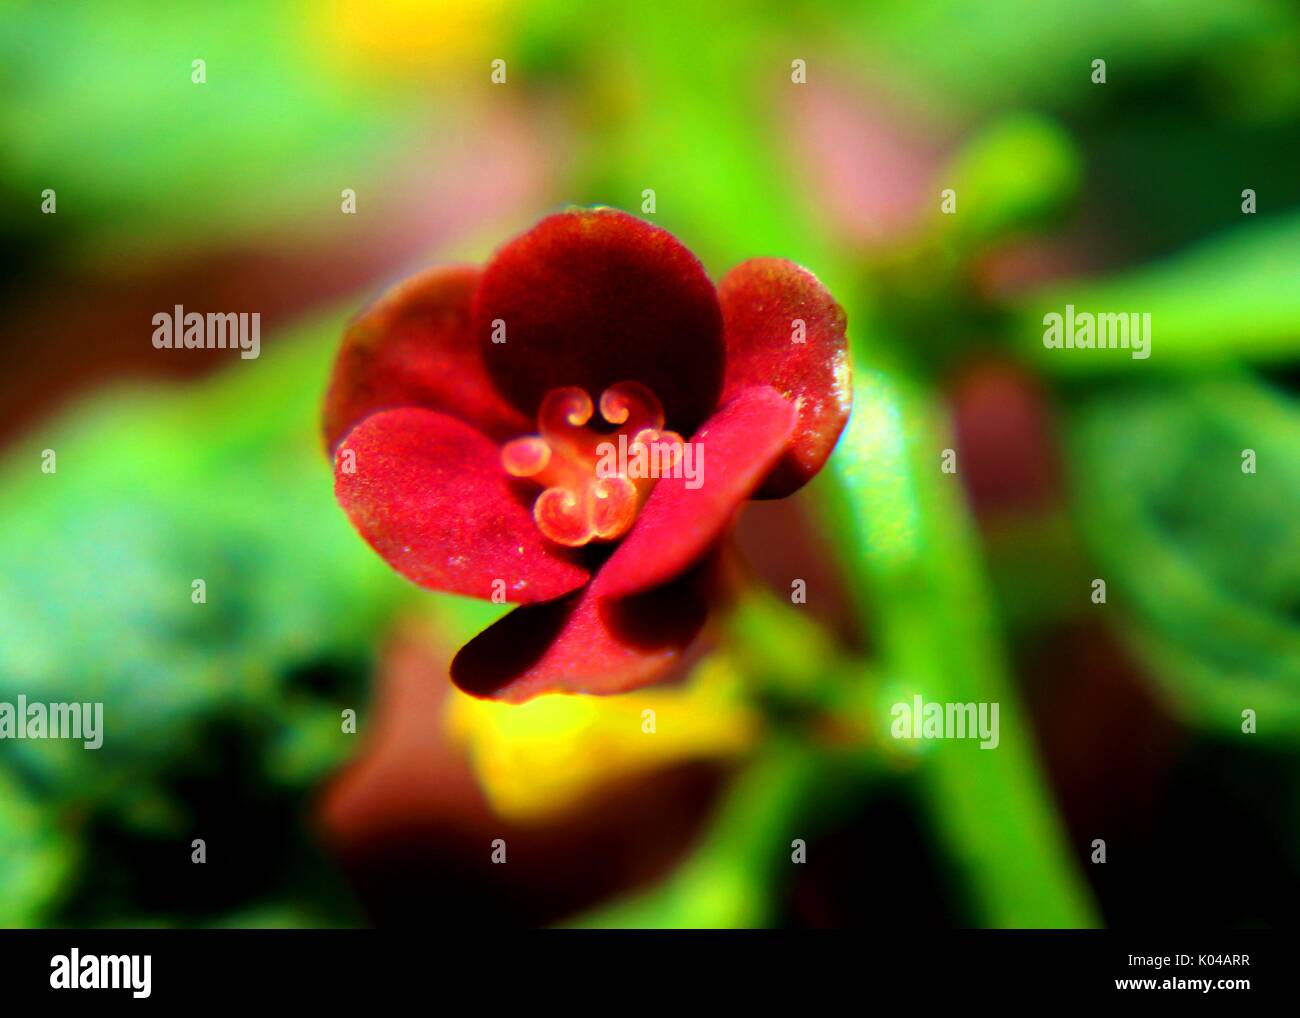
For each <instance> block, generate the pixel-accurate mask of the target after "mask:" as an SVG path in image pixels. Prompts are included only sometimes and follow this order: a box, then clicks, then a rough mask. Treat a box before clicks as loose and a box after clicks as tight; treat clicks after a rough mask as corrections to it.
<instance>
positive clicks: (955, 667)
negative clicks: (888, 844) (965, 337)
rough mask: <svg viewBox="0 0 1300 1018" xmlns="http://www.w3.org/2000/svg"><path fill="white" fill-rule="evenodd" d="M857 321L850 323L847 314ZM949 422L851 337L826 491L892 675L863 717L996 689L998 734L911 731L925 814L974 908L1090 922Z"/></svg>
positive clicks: (1007, 917) (984, 914) (1036, 919)
mask: <svg viewBox="0 0 1300 1018" xmlns="http://www.w3.org/2000/svg"><path fill="white" fill-rule="evenodd" d="M859 324H860V327H861V326H862V323H859ZM952 444H953V443H952V439H951V436H950V434H949V432H948V424H947V422H946V419H945V417H944V415H943V412H942V410H941V409H940V408H939V406H938V405H937V402H936V400H935V397H934V396H933V395H932V394H930V392H929V391H928V390H927V389H926V388H925V386H924V384H923V383H920V382H918V381H917V380H916V379H914V378H912V377H910V376H909V375H907V374H906V373H904V372H903V371H901V370H898V369H896V368H895V367H893V366H892V365H887V364H884V363H881V362H878V361H872V360H868V359H867V358H866V357H864V356H862V354H861V352H859V354H858V356H857V358H856V362H855V368H854V397H853V414H852V417H851V418H850V420H849V424H848V428H847V429H846V431H845V434H844V436H843V438H841V440H840V445H839V447H838V449H837V450H836V452H835V454H834V455H833V456H832V457H831V460H830V464H829V469H830V471H831V473H830V477H831V478H832V480H833V483H834V486H835V497H833V498H830V499H828V501H827V503H826V507H827V518H828V522H829V523H830V525H831V526H832V528H833V529H834V531H835V533H837V535H838V536H839V538H840V540H841V542H842V544H841V546H842V548H843V549H844V561H845V562H846V563H853V564H857V565H856V566H855V567H851V568H854V571H855V572H856V574H857V579H858V583H859V584H860V586H859V588H858V589H859V592H860V595H861V597H862V598H863V605H862V607H863V610H864V612H865V611H867V610H868V605H867V599H868V598H869V599H870V607H871V608H872V609H874V611H873V612H872V614H870V615H869V616H868V617H866V618H865V619H864V625H865V627H867V628H868V629H869V631H871V632H873V633H875V634H878V638H879V640H880V645H881V653H882V663H881V666H882V668H883V669H885V671H886V672H887V673H888V674H889V675H890V676H892V677H893V682H892V684H891V685H889V686H888V687H886V688H884V689H882V691H881V695H880V697H879V701H878V703H877V704H876V705H875V709H874V710H873V711H872V714H871V717H872V719H873V721H874V723H875V725H876V728H877V730H878V731H880V732H881V733H882V738H884V737H885V734H884V733H886V732H887V730H888V727H889V720H890V704H891V703H894V702H910V700H911V698H912V696H914V695H916V694H920V695H921V696H922V697H923V698H924V699H925V700H926V701H933V702H939V703H977V704H978V703H997V704H999V715H1000V718H999V725H1000V742H999V744H998V746H997V748H995V749H990V750H983V749H980V748H979V746H978V745H977V744H975V743H974V742H970V741H960V740H957V741H937V742H930V743H925V744H924V745H922V746H920V747H918V751H919V752H921V753H922V754H923V756H922V761H921V772H920V780H921V786H922V788H923V789H924V790H925V793H926V796H927V799H928V802H927V805H928V807H929V812H930V816H931V823H932V824H933V826H934V828H935V830H936V831H937V832H938V835H939V837H940V839H941V841H942V842H943V843H944V845H945V848H946V852H947V855H948V858H949V859H950V860H951V862H952V864H953V865H954V866H955V868H956V871H957V877H958V880H959V882H960V885H961V886H962V887H963V888H964V889H965V893H966V894H967V895H969V899H970V903H971V906H972V907H973V910H974V913H975V915H974V922H975V923H976V924H979V925H985V924H987V925H991V926H998V927H1022V926H1028V927H1079V926H1088V925H1092V924H1093V923H1095V922H1096V915H1095V912H1094V909H1093V906H1092V904H1091V902H1090V901H1089V898H1088V892H1087V890H1086V887H1085V884H1084V882H1083V879H1082V877H1081V876H1080V874H1079V873H1078V871H1077V870H1076V868H1075V866H1074V864H1073V861H1072V859H1071V854H1070V852H1069V850H1068V848H1067V845H1066V842H1065V834H1064V831H1063V830H1062V828H1061V825H1060V821H1059V819H1058V817H1057V816H1056V813H1055V809H1054V806H1053V804H1052V801H1051V799H1050V798H1049V796H1048V793H1047V789H1046V788H1045V787H1044V783H1043V779H1042V777H1041V774H1040V770H1039V765H1038V761H1037V753H1036V749H1035V746H1034V734H1033V732H1032V730H1031V725H1030V721H1029V718H1028V717H1027V716H1026V714H1025V712H1024V710H1023V709H1022V707H1021V706H1020V704H1019V697H1018V696H1017V693H1016V690H1015V687H1014V686H1013V684H1012V682H1011V678H1010V676H1009V675H1008V674H1007V670H1006V664H1005V662H1004V659H1003V652H1002V648H1001V646H1000V642H1001V641H1000V636H999V633H998V627H997V620H996V617H995V613H994V609H993V599H992V594H991V591H990V590H989V588H988V583H987V580H986V579H985V578H984V576H983V571H982V566H981V563H980V560H979V551H978V544H977V538H976V535H975V533H974V529H973V525H972V523H971V520H970V518H969V516H968V514H967V511H966V509H965V506H964V504H963V495H962V493H961V491H960V488H959V487H958V482H957V479H956V477H955V476H954V475H951V474H944V473H943V472H941V470H940V469H939V464H940V454H941V450H943V449H944V448H947V447H951V446H952Z"/></svg>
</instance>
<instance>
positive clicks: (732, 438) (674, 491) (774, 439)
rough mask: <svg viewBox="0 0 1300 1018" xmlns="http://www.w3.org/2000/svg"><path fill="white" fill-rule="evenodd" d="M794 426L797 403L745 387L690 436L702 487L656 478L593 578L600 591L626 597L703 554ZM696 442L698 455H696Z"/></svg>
mask: <svg viewBox="0 0 1300 1018" xmlns="http://www.w3.org/2000/svg"><path fill="white" fill-rule="evenodd" d="M794 427H795V410H794V406H793V404H791V403H790V402H789V401H788V400H786V399H785V398H784V397H782V396H781V395H780V394H779V393H778V392H776V390H775V389H771V388H769V387H767V386H755V387H753V388H751V389H746V390H745V391H744V392H741V393H740V394H739V395H737V396H736V398H735V399H733V400H732V401H731V402H730V403H728V404H727V405H726V406H724V407H723V408H722V409H721V410H719V411H718V412H717V413H716V414H714V415H713V416H712V417H710V418H709V420H708V422H707V423H705V425H704V427H702V428H701V429H700V430H699V432H698V433H697V434H696V435H695V437H694V438H692V439H691V442H692V443H698V447H702V448H703V459H702V460H699V459H697V460H696V463H697V465H698V466H700V467H702V469H700V471H699V481H700V482H702V483H700V484H699V486H698V487H695V488H690V487H687V484H688V483H692V482H689V481H688V480H687V479H686V478H684V477H681V478H678V477H666V478H662V479H661V480H659V481H657V482H656V483H655V488H654V491H652V492H651V493H650V497H649V498H648V499H647V500H646V504H645V506H644V507H643V508H642V509H641V515H640V516H638V517H637V521H636V523H634V524H633V525H632V530H631V532H630V533H629V534H628V535H627V537H626V538H624V539H623V543H622V544H620V545H619V546H618V548H617V550H615V552H614V554H613V555H611V556H610V558H609V561H608V562H606V563H605V565H604V566H603V567H601V569H600V571H599V572H598V573H597V574H596V578H595V580H593V581H592V587H593V589H594V590H595V591H596V593H597V594H598V595H601V596H606V597H627V596H628V595H630V594H635V593H636V592H638V591H642V590H647V589H649V588H650V587H654V586H657V585H658V584H660V583H663V582H664V581H665V580H668V579H671V578H672V577H673V576H676V575H677V574H678V573H680V572H681V571H682V570H684V569H686V568H687V567H688V566H690V565H691V563H693V562H694V561H695V560H696V559H697V558H699V557H700V556H701V555H702V554H703V553H704V552H705V551H706V550H707V549H708V548H709V546H710V545H712V544H713V542H714V540H715V539H716V538H717V537H718V535H719V534H721V533H722V531H723V530H724V529H725V528H726V526H727V524H728V523H730V522H731V520H732V518H733V517H734V516H735V513H736V510H737V509H739V508H740V505H741V503H743V502H744V501H745V499H747V498H748V497H749V496H750V495H751V494H752V493H753V491H754V489H755V488H757V487H758V485H759V483H760V482H762V480H763V478H764V477H766V476H767V474H768V471H769V470H770V469H771V467H772V465H773V464H774V463H776V462H777V461H778V459H779V458H780V457H781V454H782V453H783V452H784V451H785V449H786V447H787V444H788V442H789V440H790V436H791V434H792V433H793V431H794ZM698 447H697V449H696V450H695V455H696V456H697V457H698V456H699V451H698Z"/></svg>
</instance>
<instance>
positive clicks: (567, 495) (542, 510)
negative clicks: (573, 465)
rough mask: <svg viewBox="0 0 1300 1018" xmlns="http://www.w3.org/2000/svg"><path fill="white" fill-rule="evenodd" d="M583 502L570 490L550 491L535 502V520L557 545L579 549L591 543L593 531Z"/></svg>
mask: <svg viewBox="0 0 1300 1018" xmlns="http://www.w3.org/2000/svg"><path fill="white" fill-rule="evenodd" d="M583 501H584V500H583V499H582V498H580V497H579V495H578V494H577V493H576V492H574V491H570V490H569V489H567V488H547V489H546V490H545V491H544V492H542V493H541V494H540V495H538V496H537V501H536V502H534V503H533V519H534V520H536V521H537V526H538V527H539V528H540V529H541V531H542V533H543V534H545V535H546V536H547V537H549V538H550V539H551V540H552V541H554V542H555V543H556V544H563V545H567V546H568V547H570V548H577V547H579V546H581V545H584V544H586V543H587V542H588V541H590V540H591V538H592V535H593V530H592V527H591V522H590V520H589V518H588V514H587V512H586V506H584V505H583V504H582V503H583Z"/></svg>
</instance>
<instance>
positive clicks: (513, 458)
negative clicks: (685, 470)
mask: <svg viewBox="0 0 1300 1018" xmlns="http://www.w3.org/2000/svg"><path fill="white" fill-rule="evenodd" d="M594 410H595V407H594V406H593V405H592V402H591V397H590V396H588V395H587V393H586V392H585V391H584V390H582V389H579V388H577V387H575V386H565V387H563V388H559V389H552V390H551V391H550V392H548V393H547V394H546V396H545V398H543V400H542V406H541V409H540V410H539V411H538V412H537V431H538V433H537V434H536V435H527V436H525V437H523V438H516V439H514V440H512V441H510V442H507V443H506V445H505V446H504V447H503V448H502V450H501V462H502V464H503V465H504V466H505V468H506V471H507V472H508V473H510V474H512V475H513V476H515V477H525V478H528V479H529V480H531V481H534V482H536V483H537V484H540V485H541V486H542V488H543V491H542V493H541V494H540V495H538V496H537V501H536V502H534V503H533V519H534V520H536V521H537V526H538V529H540V530H541V532H542V533H543V534H544V535H546V537H548V538H550V539H551V540H552V541H554V542H556V543H557V544H563V545H567V546H568V547H571V548H576V547H580V546H581V545H584V544H588V543H589V542H591V541H613V540H616V539H618V538H620V537H622V536H623V535H624V534H626V533H627V532H628V530H630V529H631V527H632V524H633V522H634V521H635V520H636V515H637V513H638V512H639V511H640V509H641V506H642V505H644V504H645V500H646V499H647V498H648V497H649V496H650V491H651V489H653V488H654V484H655V479H656V478H657V477H659V476H662V472H661V471H660V470H658V469H646V465H647V463H650V464H654V465H656V466H658V465H659V464H664V463H667V464H669V465H672V464H675V463H677V462H680V460H681V457H682V451H683V447H684V444H685V443H684V442H683V441H682V436H681V435H679V434H677V433H676V432H673V431H664V430H663V427H664V411H663V406H662V405H661V404H660V403H659V400H658V399H657V398H656V397H655V394H654V393H653V392H651V391H650V390H649V389H647V388H646V387H645V386H644V385H642V384H640V383H639V382H619V383H618V384H617V385H611V386H610V387H609V388H608V389H606V390H605V391H604V392H603V393H601V396H600V416H601V417H602V418H604V420H605V422H607V425H608V427H605V428H595V427H591V426H589V425H590V422H591V418H592V414H593V412H594Z"/></svg>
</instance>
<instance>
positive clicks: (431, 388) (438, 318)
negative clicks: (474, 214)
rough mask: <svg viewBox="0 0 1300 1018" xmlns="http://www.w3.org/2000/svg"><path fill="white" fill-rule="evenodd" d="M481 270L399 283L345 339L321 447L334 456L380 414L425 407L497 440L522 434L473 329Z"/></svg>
mask: <svg viewBox="0 0 1300 1018" xmlns="http://www.w3.org/2000/svg"><path fill="white" fill-rule="evenodd" d="M478 279H479V270H478V269H476V268H471V267H465V266H453V267H440V268H434V269H429V270H428V271H426V272H421V273H420V274H418V275H416V276H412V277H411V278H410V279H407V280H406V281H404V282H402V283H399V284H398V285H397V286H395V287H393V288H392V289H391V290H389V291H388V292H387V293H385V294H384V295H383V296H382V297H380V298H379V300H377V301H376V302H375V303H374V304H372V305H371V306H370V307H369V308H368V309H366V310H365V311H364V312H362V313H361V314H360V315H359V316H358V317H357V318H356V319H355V320H354V321H353V322H352V324H351V325H349V326H348V329H347V331H346V332H345V333H344V335H343V345H342V346H341V347H340V348H339V353H338V358H337V359H336V360H335V362H334V373H333V375H332V377H331V379H330V387H329V392H328V394H327V395H326V397H325V442H326V445H327V447H328V448H329V449H331V450H332V449H333V448H334V446H335V445H336V444H337V443H338V441H339V439H341V438H342V437H343V436H344V435H346V434H347V433H348V431H349V430H350V429H351V428H352V427H353V426H355V425H356V424H357V423H358V422H360V421H361V419H362V418H364V417H367V416H369V415H370V414H372V413H374V412H375V411H377V410H387V409H393V408H396V407H401V406H422V407H425V408H427V409H430V410H440V411H442V412H443V413H446V414H450V415H451V416H453V417H459V418H460V419H461V420H463V421H467V422H468V423H470V424H473V425H475V426H476V427H477V428H479V430H481V431H483V432H485V433H486V434H488V435H491V436H492V437H494V438H508V437H510V436H511V435H517V434H519V433H520V432H521V431H526V430H528V428H530V427H531V421H530V420H529V419H527V418H525V417H523V416H522V415H521V414H520V413H519V412H518V411H517V410H516V409H515V408H514V407H513V406H511V405H510V404H509V403H508V402H506V400H505V399H504V398H503V397H502V396H501V395H500V393H498V392H497V391H496V388H495V387H494V386H493V384H492V383H491V381H490V380H489V379H488V376H487V372H486V370H485V369H484V367H483V360H482V356H481V355H480V353H479V349H478V345H477V344H476V343H475V342H474V338H473V331H472V329H471V327H470V307H471V304H472V300H473V296H474V291H475V288H476V287H477V286H478Z"/></svg>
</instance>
